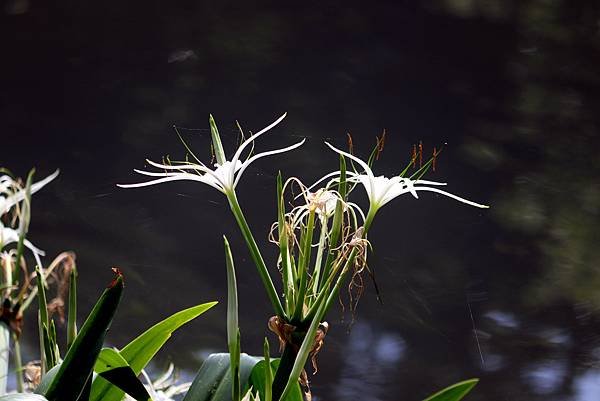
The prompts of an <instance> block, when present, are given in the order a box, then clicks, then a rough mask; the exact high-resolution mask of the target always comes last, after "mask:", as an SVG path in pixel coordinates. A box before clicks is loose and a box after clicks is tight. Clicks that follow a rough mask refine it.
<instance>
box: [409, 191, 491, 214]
mask: <svg viewBox="0 0 600 401" xmlns="http://www.w3.org/2000/svg"><path fill="white" fill-rule="evenodd" d="M415 189H416V190H417V191H429V192H435V193H438V194H441V195H444V196H447V197H449V198H452V199H455V200H457V201H459V202H461V203H466V204H467V205H471V206H475V207H479V208H481V209H488V208H489V206H487V205H482V204H480V203H475V202H472V201H470V200H467V199H465V198H461V197H460V196H456V195H454V194H451V193H450V192H446V191H442V190H441V189H437V188H429V187H415Z"/></svg>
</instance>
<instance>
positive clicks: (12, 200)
mask: <svg viewBox="0 0 600 401" xmlns="http://www.w3.org/2000/svg"><path fill="white" fill-rule="evenodd" d="M59 173H60V170H58V169H57V170H56V171H55V172H54V173H52V174H50V175H49V176H48V177H46V178H44V179H43V180H40V181H38V182H35V183H33V184H31V194H32V195H33V194H34V193H36V192H37V191H39V190H40V189H42V188H43V187H44V186H45V185H46V184H48V183H49V182H50V181H52V180H54V179H55V178H56V177H58V174H59ZM24 199H25V189H22V190H20V191H18V192H16V193H14V194H12V195H10V196H8V197H0V215H3V214H5V213H8V211H9V210H10V209H11V208H12V207H13V206H14V205H16V204H17V203H19V202H21V201H22V200H24Z"/></svg>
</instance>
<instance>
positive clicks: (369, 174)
mask: <svg viewBox="0 0 600 401" xmlns="http://www.w3.org/2000/svg"><path fill="white" fill-rule="evenodd" d="M325 145H327V146H329V148H330V149H331V150H333V151H334V152H337V153H339V154H340V155H342V156H346V157H347V158H349V159H352V160H354V161H355V162H357V163H358V164H360V166H361V167H362V168H363V169H364V170H365V173H367V175H368V176H369V178H371V179H372V178H374V177H375V176H374V175H373V171H372V170H371V168H370V167H369V165H368V164H367V163H365V162H364V161H362V160H360V159H359V158H358V157H356V156H354V155H353V154H350V153H348V152H344V151H343V150H340V149H338V148H336V147H335V146H333V145H332V144H330V143H329V142H325Z"/></svg>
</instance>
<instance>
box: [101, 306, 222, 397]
mask: <svg viewBox="0 0 600 401" xmlns="http://www.w3.org/2000/svg"><path fill="white" fill-rule="evenodd" d="M216 304H217V302H208V303H205V304H201V305H197V306H193V307H191V308H188V309H184V310H182V311H180V312H177V313H175V314H173V315H172V316H170V317H168V318H166V319H165V320H163V321H161V322H159V323H157V324H155V325H154V326H152V327H151V328H149V329H148V330H146V331H145V332H144V333H142V334H141V335H140V336H138V337H137V338H136V339H135V340H133V341H131V342H130V343H129V344H128V345H127V346H126V347H125V348H123V349H122V350H121V352H120V353H121V356H122V357H123V358H124V359H125V360H126V361H127V363H129V366H131V369H132V370H133V371H134V373H135V374H136V375H139V374H140V373H141V371H142V369H143V368H144V367H145V366H146V365H147V364H148V362H150V360H151V359H152V358H153V357H154V355H155V354H156V353H157V352H158V350H159V349H160V348H161V347H162V346H163V345H164V343H165V342H167V340H168V339H169V338H170V337H171V334H172V333H173V332H174V331H175V330H177V329H178V328H179V327H181V326H183V325H184V324H186V323H187V322H189V321H191V320H193V319H195V318H196V317H198V316H200V315H201V314H203V313H204V312H206V311H207V310H209V309H210V308H212V307H213V306H215V305H216ZM122 398H123V391H122V390H120V389H118V388H116V387H114V386H113V385H111V384H110V383H109V382H108V381H106V380H105V379H103V378H101V377H97V378H96V380H94V383H93V384H92V393H91V395H90V401H120V400H121V399H122Z"/></svg>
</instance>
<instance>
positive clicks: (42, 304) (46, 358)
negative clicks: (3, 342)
mask: <svg viewBox="0 0 600 401" xmlns="http://www.w3.org/2000/svg"><path fill="white" fill-rule="evenodd" d="M35 273H36V275H37V298H38V305H39V308H38V329H39V335H40V354H41V358H40V359H41V360H42V374H44V373H46V372H47V371H48V366H47V364H48V363H49V362H51V360H52V356H51V355H47V353H46V352H45V350H46V348H47V347H46V345H47V344H46V342H47V341H48V340H47V339H46V336H45V335H44V331H47V330H48V326H49V323H48V305H47V303H46V289H45V288H44V276H43V274H42V273H41V271H40V267H39V266H36V268H35Z"/></svg>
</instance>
